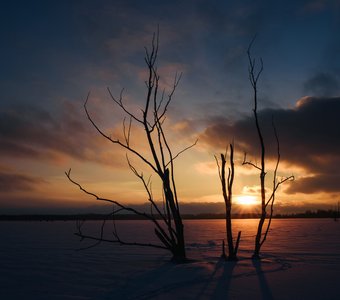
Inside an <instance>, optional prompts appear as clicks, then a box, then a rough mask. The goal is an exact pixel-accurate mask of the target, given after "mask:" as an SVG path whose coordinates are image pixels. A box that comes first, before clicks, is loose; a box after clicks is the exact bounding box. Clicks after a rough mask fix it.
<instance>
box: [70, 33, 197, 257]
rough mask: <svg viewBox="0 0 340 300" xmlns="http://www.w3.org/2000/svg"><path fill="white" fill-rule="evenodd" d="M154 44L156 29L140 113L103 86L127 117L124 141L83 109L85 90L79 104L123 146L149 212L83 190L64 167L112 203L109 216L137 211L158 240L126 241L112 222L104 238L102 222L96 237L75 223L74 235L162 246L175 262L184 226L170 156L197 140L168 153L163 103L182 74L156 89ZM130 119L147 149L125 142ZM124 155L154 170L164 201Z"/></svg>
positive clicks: (182, 251)
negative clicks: (141, 133)
mask: <svg viewBox="0 0 340 300" xmlns="http://www.w3.org/2000/svg"><path fill="white" fill-rule="evenodd" d="M158 47H159V34H158V31H157V33H154V35H153V39H152V44H151V49H147V48H145V63H146V66H147V71H148V78H147V80H146V81H145V84H146V99H145V105H144V107H143V108H142V109H141V116H138V115H137V114H136V113H133V112H132V111H131V110H129V108H128V107H127V106H126V105H125V103H124V101H123V90H122V92H121V93H120V96H119V98H116V97H114V96H113V94H112V93H111V91H110V89H108V92H109V94H110V96H111V98H112V100H113V102H114V103H116V104H117V105H118V107H119V108H120V109H121V110H122V112H123V113H124V114H125V115H126V117H127V118H128V120H129V121H128V122H126V120H125V118H124V120H123V134H124V139H123V140H119V139H118V138H117V139H116V138H113V137H111V136H110V135H109V134H107V133H105V132H104V131H103V130H102V129H101V128H100V127H99V126H98V125H97V124H96V122H95V121H94V119H93V118H92V116H91V114H90V112H89V110H88V108H87V103H88V101H89V95H88V96H87V99H86V101H85V104H84V109H85V113H86V116H87V118H88V119H89V121H90V122H91V124H92V125H93V126H94V128H95V129H96V130H97V132H98V133H99V134H100V135H101V136H103V137H104V138H105V139H107V140H108V141H110V142H111V143H112V144H114V145H117V146H119V147H121V148H123V149H125V150H126V158H127V162H128V165H129V168H130V169H131V171H132V172H133V174H134V175H135V176H136V177H137V178H138V179H139V180H140V181H141V183H142V185H143V186H144V189H145V191H146V194H147V197H148V201H149V203H150V212H142V211H139V210H137V209H134V208H132V207H127V206H125V205H123V204H122V203H121V202H119V201H116V200H112V199H106V198H102V197H100V196H98V195H97V194H95V193H92V192H90V191H88V190H86V189H85V188H84V187H83V186H82V185H81V184H80V183H78V182H76V181H75V180H73V179H72V177H71V169H70V170H69V171H68V172H66V176H67V177H68V179H69V180H70V181H71V182H72V183H73V184H75V185H76V186H78V187H79V188H80V189H81V190H82V191H83V192H85V193H86V194H89V195H91V196H93V197H94V198H96V199H97V200H100V201H104V202H109V203H112V204H113V205H114V209H113V211H112V212H111V213H110V214H108V218H110V219H113V220H114V219H115V215H116V214H117V212H120V211H126V212H130V213H134V214H136V215H138V216H142V217H144V218H145V219H147V220H149V221H150V222H152V223H153V224H154V233H155V235H156V237H157V238H158V240H159V242H160V244H153V243H137V242H132V243H131V242H126V241H124V240H123V239H122V238H121V237H120V236H119V234H118V231H117V229H116V223H115V222H114V230H113V238H110V239H106V238H104V237H103V228H104V225H105V221H104V223H103V225H102V230H101V234H100V236H97V237H96V236H89V235H86V234H83V232H82V230H81V226H78V232H77V233H76V234H77V235H78V236H80V237H81V238H83V239H84V238H85V239H92V240H95V241H96V242H97V243H99V242H102V241H106V242H113V243H119V244H122V245H137V246H147V247H155V248H161V249H166V250H168V251H170V252H171V254H172V257H173V260H174V261H176V262H181V261H185V260H186V251H185V241H184V226H183V222H182V217H181V213H180V206H179V201H178V194H177V190H176V183H175V168H174V161H175V159H176V158H178V157H179V156H180V155H181V154H182V153H183V152H184V151H186V150H188V149H189V148H191V147H193V146H194V145H195V144H196V142H197V141H196V142H195V143H193V144H192V145H190V146H188V147H186V148H184V149H182V150H181V151H179V152H177V153H173V151H172V148H171V146H170V143H169V141H168V138H167V135H166V133H165V130H164V126H163V125H164V121H165V119H166V113H167V110H168V107H169V105H170V103H171V101H172V99H173V95H174V93H175V90H176V88H177V85H178V83H179V81H180V79H181V74H180V75H177V74H176V76H175V78H174V82H173V85H172V88H171V90H170V91H169V93H168V95H167V96H166V94H165V90H164V89H163V90H162V91H159V90H160V75H159V73H158V70H157V64H156V62H157V56H158ZM133 122H134V123H136V124H137V125H139V126H140V127H141V128H143V129H144V133H145V137H146V140H147V145H148V150H147V152H146V153H144V152H143V151H142V150H139V149H137V148H135V147H134V146H133V145H132V144H131V143H130V141H131V138H132V132H131V131H132V130H131V128H132V123H133ZM128 155H132V156H135V157H136V158H138V159H139V160H140V161H141V162H143V163H144V164H145V165H146V166H148V168H149V169H150V170H151V172H152V173H154V174H155V175H156V178H158V179H160V181H161V183H162V195H163V202H161V204H160V202H157V201H156V200H155V198H154V196H153V192H152V182H151V176H150V177H148V178H145V176H144V174H143V172H140V171H138V170H137V169H136V168H135V167H134V166H133V164H132V163H131V161H130V159H129V156H128Z"/></svg>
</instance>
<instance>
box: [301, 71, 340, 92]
mask: <svg viewBox="0 0 340 300" xmlns="http://www.w3.org/2000/svg"><path fill="white" fill-rule="evenodd" d="M304 89H305V91H306V92H307V93H311V94H312V95H313V96H327V97H330V96H335V95H338V94H339V93H340V78H339V76H337V75H335V74H331V73H318V74H316V75H314V76H313V77H312V78H310V79H308V80H307V81H306V82H305V84H304Z"/></svg>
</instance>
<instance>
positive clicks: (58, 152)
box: [0, 102, 121, 166]
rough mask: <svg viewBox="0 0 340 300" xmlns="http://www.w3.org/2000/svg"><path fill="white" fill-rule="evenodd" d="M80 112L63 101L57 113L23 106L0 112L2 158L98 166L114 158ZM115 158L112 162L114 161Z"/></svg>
mask: <svg viewBox="0 0 340 300" xmlns="http://www.w3.org/2000/svg"><path fill="white" fill-rule="evenodd" d="M107 149H111V148H110V147H108V143H106V142H105V141H104V140H103V139H101V138H100V139H98V135H97V134H96V133H95V131H94V129H93V128H92V126H91V125H90V123H89V122H88V120H87V119H86V117H85V115H84V113H83V112H82V107H81V106H80V105H79V107H77V106H75V105H74V104H72V103H70V102H65V103H64V105H63V108H62V111H61V112H60V113H58V112H55V113H54V114H51V113H50V112H48V111H46V110H44V109H42V108H38V107H33V106H32V107H27V106H16V107H14V108H11V109H7V110H2V111H0V153H1V155H2V156H3V157H14V158H23V159H37V160H41V159H44V160H50V161H58V160H59V159H60V158H63V157H65V156H66V157H72V158H75V159H78V160H85V161H94V162H98V163H103V164H108V163H112V164H115V165H116V166H118V165H119V164H120V161H121V159H117V158H116V157H115V155H114V154H113V153H112V152H109V151H108V150H107ZM115 158H116V159H115Z"/></svg>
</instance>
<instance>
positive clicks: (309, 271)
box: [0, 219, 340, 300]
mask: <svg viewBox="0 0 340 300" xmlns="http://www.w3.org/2000/svg"><path fill="white" fill-rule="evenodd" d="M233 224H234V228H235V231H238V230H242V237H241V244H240V251H239V255H240V260H239V261H237V262H235V263H232V262H225V261H223V260H221V259H220V258H219V256H220V254H221V240H222V239H223V238H224V232H225V223H224V221H223V220H191V221H185V229H186V235H187V251H188V256H189V257H190V258H192V262H191V263H186V264H177V265H176V264H173V263H171V262H170V256H169V254H168V253H167V252H166V251H162V250H158V249H150V248H143V247H126V246H119V245H112V244H107V243H102V244H100V245H99V246H96V247H94V248H90V249H87V250H82V251H77V249H79V248H80V247H84V246H86V245H89V243H88V242H86V241H83V242H79V239H78V238H77V237H76V236H74V235H73V231H75V224H74V223H73V222H1V223H0V237H1V246H0V299H6V300H7V299H8V300H11V299H35V300H39V299H44V300H45V299H51V300H53V299H82V300H83V299H340V289H339V288H340V222H334V221H333V220H330V219H308V220H307V219H285V220H274V222H273V226H272V230H271V232H270V234H269V236H268V240H267V242H266V243H265V245H264V247H263V259H262V260H261V261H255V262H254V261H252V260H251V259H250V258H251V254H252V251H251V250H252V248H253V244H254V235H255V230H256V225H257V220H234V221H233ZM86 226H87V228H85V229H84V230H86V231H88V232H92V233H97V232H99V227H100V222H87V223H86ZM118 226H119V230H120V232H121V234H122V235H125V236H127V237H129V238H130V239H131V240H133V239H137V240H143V239H149V240H153V241H154V238H153V236H152V226H150V225H149V224H148V223H146V222H145V221H119V222H118ZM107 229H108V231H107V232H106V234H109V227H108V228H107Z"/></svg>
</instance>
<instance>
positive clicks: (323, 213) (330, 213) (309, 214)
mask: <svg viewBox="0 0 340 300" xmlns="http://www.w3.org/2000/svg"><path fill="white" fill-rule="evenodd" d="M155 217H156V218H157V216H155ZM258 217H259V215H258V214H255V213H245V214H234V215H233V218H234V219H254V218H258ZM339 217H340V216H338V213H337V212H336V211H335V210H320V209H318V210H316V211H311V210H307V211H305V212H303V213H290V214H276V215H275V216H274V218H278V219H283V218H339ZM105 219H108V217H107V215H105V214H76V215H60V214H45V215H42V214H39V215H37V214H29V215H28V214H23V215H0V221H76V220H93V221H96V220H105ZM111 219H112V217H111ZM183 219H186V220H198V219H225V215H224V214H213V213H203V214H184V215H183ZM115 220H145V218H143V216H138V215H134V214H117V215H115Z"/></svg>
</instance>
